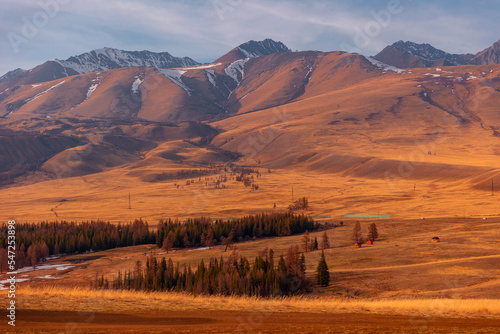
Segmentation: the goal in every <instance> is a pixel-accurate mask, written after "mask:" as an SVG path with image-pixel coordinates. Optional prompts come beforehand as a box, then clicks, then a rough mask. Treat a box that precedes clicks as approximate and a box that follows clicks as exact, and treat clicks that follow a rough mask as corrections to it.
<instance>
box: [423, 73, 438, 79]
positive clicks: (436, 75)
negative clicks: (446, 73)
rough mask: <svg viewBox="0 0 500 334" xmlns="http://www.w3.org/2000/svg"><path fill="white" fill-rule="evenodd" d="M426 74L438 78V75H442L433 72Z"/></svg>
mask: <svg viewBox="0 0 500 334" xmlns="http://www.w3.org/2000/svg"><path fill="white" fill-rule="evenodd" d="M424 75H427V76H431V77H434V78H438V77H440V76H441V75H439V74H432V73H425V74H424Z"/></svg>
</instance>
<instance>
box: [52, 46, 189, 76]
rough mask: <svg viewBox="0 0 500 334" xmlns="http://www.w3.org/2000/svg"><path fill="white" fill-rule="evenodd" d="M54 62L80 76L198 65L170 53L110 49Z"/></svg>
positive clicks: (106, 48)
mask: <svg viewBox="0 0 500 334" xmlns="http://www.w3.org/2000/svg"><path fill="white" fill-rule="evenodd" d="M54 61H55V62H57V63H59V64H61V65H62V66H63V67H64V68H70V69H72V70H74V71H75V72H77V73H79V74H83V73H90V72H96V71H105V70H111V69H116V68H123V67H132V66H149V67H156V68H172V67H184V66H193V65H198V63H197V62H196V61H194V60H192V59H191V58H188V57H184V58H178V57H173V56H172V55H171V54H170V53H168V52H162V53H155V52H151V51H123V50H118V49H113V48H108V47H105V48H101V49H97V50H93V51H90V52H88V53H84V54H81V55H78V56H73V57H70V58H68V59H66V60H58V59H56V60H54Z"/></svg>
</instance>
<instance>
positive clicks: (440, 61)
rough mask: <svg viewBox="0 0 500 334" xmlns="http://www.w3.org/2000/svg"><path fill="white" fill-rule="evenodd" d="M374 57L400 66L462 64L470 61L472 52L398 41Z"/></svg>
mask: <svg viewBox="0 0 500 334" xmlns="http://www.w3.org/2000/svg"><path fill="white" fill-rule="evenodd" d="M373 58H374V59H376V60H378V61H381V62H383V63H385V64H388V65H392V66H396V67H399V68H416V67H437V66H460V65H466V64H469V63H470V60H471V59H472V58H473V55H471V54H465V55H459V54H450V53H447V52H445V51H443V50H439V49H436V48H435V47H433V46H432V45H430V44H417V43H413V42H409V41H408V42H403V41H398V42H396V43H394V44H392V45H390V46H387V47H386V48H384V49H383V50H382V51H381V52H379V53H378V54H377V55H376V56H374V57H373Z"/></svg>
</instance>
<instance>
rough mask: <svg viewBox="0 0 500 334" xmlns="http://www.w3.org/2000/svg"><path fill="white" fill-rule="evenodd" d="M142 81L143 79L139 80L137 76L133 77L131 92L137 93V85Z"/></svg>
mask: <svg viewBox="0 0 500 334" xmlns="http://www.w3.org/2000/svg"><path fill="white" fill-rule="evenodd" d="M143 82H144V80H141V78H139V77H135V81H134V82H133V83H132V93H134V94H138V93H139V86H140V85H141V84H142V83H143Z"/></svg>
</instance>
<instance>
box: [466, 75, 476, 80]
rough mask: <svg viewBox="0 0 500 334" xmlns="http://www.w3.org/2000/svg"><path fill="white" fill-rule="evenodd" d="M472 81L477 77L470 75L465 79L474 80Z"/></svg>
mask: <svg viewBox="0 0 500 334" xmlns="http://www.w3.org/2000/svg"><path fill="white" fill-rule="evenodd" d="M474 79H477V77H475V76H473V75H471V76H470V77H468V78H467V80H474Z"/></svg>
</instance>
